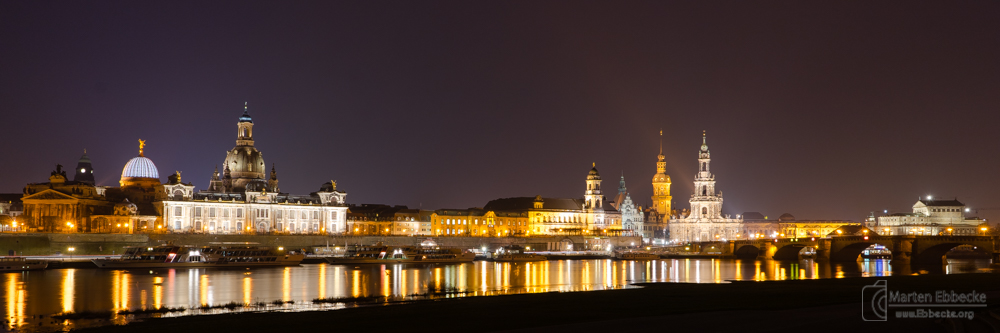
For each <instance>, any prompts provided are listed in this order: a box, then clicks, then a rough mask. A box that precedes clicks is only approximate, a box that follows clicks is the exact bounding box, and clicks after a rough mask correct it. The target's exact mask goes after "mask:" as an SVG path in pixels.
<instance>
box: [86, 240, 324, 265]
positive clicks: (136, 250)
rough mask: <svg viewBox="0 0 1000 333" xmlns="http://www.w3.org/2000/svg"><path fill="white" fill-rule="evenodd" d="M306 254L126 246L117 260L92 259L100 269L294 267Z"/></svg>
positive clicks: (240, 247)
mask: <svg viewBox="0 0 1000 333" xmlns="http://www.w3.org/2000/svg"><path fill="white" fill-rule="evenodd" d="M303 259H305V254H302V253H295V252H294V251H282V250H280V249H279V250H274V249H271V248H267V247H261V246H256V245H235V246H230V245H225V246H219V245H215V246H204V247H193V246H174V245H162V246H154V247H129V248H126V250H125V253H123V254H122V255H121V257H119V258H111V257H107V258H105V259H93V260H91V261H92V262H93V263H94V264H95V265H97V267H100V268H210V267H233V268H237V267H239V268H242V267H266V266H296V265H298V264H299V263H301V262H302V260H303Z"/></svg>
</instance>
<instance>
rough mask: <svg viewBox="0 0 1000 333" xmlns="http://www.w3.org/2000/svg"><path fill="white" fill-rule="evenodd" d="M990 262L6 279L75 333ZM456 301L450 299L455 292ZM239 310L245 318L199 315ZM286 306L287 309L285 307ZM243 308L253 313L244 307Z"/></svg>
mask: <svg viewBox="0 0 1000 333" xmlns="http://www.w3.org/2000/svg"><path fill="white" fill-rule="evenodd" d="M989 264H990V261H989V260H951V261H949V263H948V264H947V265H940V266H933V267H910V265H891V264H890V263H889V261H888V260H866V261H861V262H857V263H818V262H814V261H812V260H799V261H773V260H758V261H746V260H727V259H724V260H719V259H663V260H654V261H618V260H609V259H602V260H553V261H545V262H535V263H514V264H512V263H495V262H488V261H476V262H473V263H467V264H454V265H433V264H431V265H346V266H345V265H327V264H310V265H301V266H296V267H283V268H255V269H250V270H239V269H154V270H149V269H136V270H103V269H96V268H94V269H49V270H43V271H31V272H19V273H3V274H2V275H0V286H2V288H3V290H4V292H3V302H2V306H3V313H4V314H5V319H6V321H5V322H4V327H3V328H4V329H8V330H15V329H16V330H18V331H22V332H42V331H66V330H69V329H72V328H74V327H84V326H95V325H107V324H112V323H113V324H124V323H127V322H128V321H130V320H135V317H134V316H130V315H118V314H114V315H111V317H110V318H109V319H79V320H71V319H62V320H57V319H54V318H52V317H51V315H53V314H58V313H70V312H72V313H78V314H80V313H88V312H107V311H111V312H119V311H122V310H139V309H161V308H181V307H183V308H186V309H187V310H184V311H177V312H170V313H165V314H156V316H181V315H199V314H213V313H222V312H227V311H308V310H323V309H336V308H342V307H343V306H344V305H343V303H333V302H327V303H319V302H313V300H315V299H330V298H350V297H364V296H393V297H396V298H405V297H407V296H411V295H423V294H427V293H428V291H431V292H439V293H440V292H446V294H448V295H453V296H489V295H500V294H516V293H537V292H551V291H562V292H566V291H589V290H602V289H617V288H630V287H632V286H630V284H633V283H641V282H689V283H725V282H726V281H728V280H759V281H762V280H786V279H822V278H843V277H856V276H887V275H909V274H915V273H919V274H953V273H974V272H982V271H986V270H988V267H989ZM447 292H451V293H447ZM231 302H235V303H239V304H241V307H240V308H238V309H235V310H234V309H229V310H227V309H220V308H216V309H199V307H204V306H212V305H216V306H218V305H222V304H227V303H231ZM279 303H280V304H279ZM242 304H252V305H254V306H248V307H242Z"/></svg>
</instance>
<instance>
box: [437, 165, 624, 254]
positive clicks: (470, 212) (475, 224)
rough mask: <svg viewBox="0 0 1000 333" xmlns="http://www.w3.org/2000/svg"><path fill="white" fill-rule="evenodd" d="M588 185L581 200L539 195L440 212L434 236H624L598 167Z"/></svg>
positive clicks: (620, 216) (617, 212)
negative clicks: (606, 198)
mask: <svg viewBox="0 0 1000 333" xmlns="http://www.w3.org/2000/svg"><path fill="white" fill-rule="evenodd" d="M585 185H586V188H585V190H584V196H583V198H582V199H575V198H543V197H542V196H540V195H538V196H534V197H514V198H501V199H495V200H491V201H490V202H488V203H487V204H486V206H484V207H483V208H470V209H439V210H436V211H434V214H433V215H431V229H432V235H436V236H475V237H509V236H533V235H584V236H617V235H621V234H622V229H623V227H622V213H621V212H619V210H618V209H617V208H616V207H615V205H612V204H611V203H610V202H606V201H605V200H604V195H603V192H602V191H601V175H600V173H599V172H598V171H597V166H596V165H593V168H591V169H590V172H588V173H587V177H586V181H585Z"/></svg>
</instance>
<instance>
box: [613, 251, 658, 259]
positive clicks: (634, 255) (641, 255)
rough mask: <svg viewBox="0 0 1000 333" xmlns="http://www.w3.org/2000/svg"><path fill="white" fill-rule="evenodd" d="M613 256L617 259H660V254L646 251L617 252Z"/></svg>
mask: <svg viewBox="0 0 1000 333" xmlns="http://www.w3.org/2000/svg"><path fill="white" fill-rule="evenodd" d="M615 258H616V259H619V260H656V259H660V255H658V254H652V253H648V252H619V253H616V254H615Z"/></svg>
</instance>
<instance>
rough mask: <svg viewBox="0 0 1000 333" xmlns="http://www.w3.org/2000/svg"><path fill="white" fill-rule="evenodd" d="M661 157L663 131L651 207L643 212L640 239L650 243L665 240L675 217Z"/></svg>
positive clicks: (664, 162)
mask: <svg viewBox="0 0 1000 333" xmlns="http://www.w3.org/2000/svg"><path fill="white" fill-rule="evenodd" d="M665 158H666V156H663V131H662V130H661V131H660V153H659V154H658V155H656V174H654V175H653V182H652V184H653V197H652V200H653V205H652V206H651V207H649V209H648V210H647V211H645V212H644V214H643V217H644V219H645V221H644V223H643V225H642V227H641V229H640V230H642V239H643V241H645V242H651V241H652V240H653V239H660V240H665V239H666V238H667V234H668V232H667V231H668V222H669V220H670V217H671V216H673V215H676V214H675V212H674V211H673V197H672V196H670V185H671V182H670V175H667V162H666V161H665V160H664V159H665Z"/></svg>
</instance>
